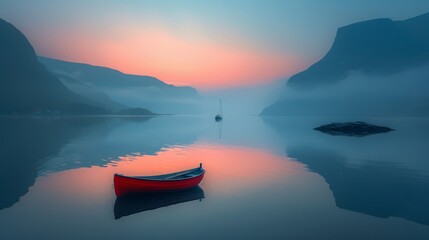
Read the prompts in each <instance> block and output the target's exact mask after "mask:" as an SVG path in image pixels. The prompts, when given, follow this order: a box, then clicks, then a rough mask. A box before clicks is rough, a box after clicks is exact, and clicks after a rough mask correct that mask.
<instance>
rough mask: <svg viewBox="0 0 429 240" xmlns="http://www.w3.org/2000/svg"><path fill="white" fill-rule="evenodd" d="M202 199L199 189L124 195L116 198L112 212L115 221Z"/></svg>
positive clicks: (202, 195)
mask: <svg viewBox="0 0 429 240" xmlns="http://www.w3.org/2000/svg"><path fill="white" fill-rule="evenodd" d="M204 197H205V196H204V190H203V189H202V188H201V187H195V188H192V189H187V190H183V191H175V192H161V193H138V194H132V195H125V196H122V197H118V198H116V201H115V206H114V208H113V212H114V214H115V219H119V218H121V217H125V216H129V215H132V214H135V213H139V212H144V211H148V210H154V209H157V208H161V207H167V206H170V205H175V204H179V203H184V202H189V201H194V200H198V199H199V200H201V199H203V198H204Z"/></svg>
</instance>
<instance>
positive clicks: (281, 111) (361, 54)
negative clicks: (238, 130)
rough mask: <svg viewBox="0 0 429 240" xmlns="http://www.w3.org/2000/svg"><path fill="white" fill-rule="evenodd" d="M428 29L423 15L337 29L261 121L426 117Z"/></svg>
mask: <svg viewBox="0 0 429 240" xmlns="http://www.w3.org/2000/svg"><path fill="white" fill-rule="evenodd" d="M428 26H429V13H426V14H423V15H420V16H417V17H414V18H411V19H408V20H404V21H392V20H390V19H385V18H384V19H375V20H370V21H364V22H359V23H355V24H351V25H348V26H345V27H341V28H339V29H338V31H337V35H336V37H335V40H334V43H333V45H332V47H331V49H330V50H329V51H328V53H327V54H326V55H325V56H324V57H323V58H322V59H321V60H320V61H318V62H316V63H315V64H313V65H312V66H310V67H309V68H308V69H307V70H305V71H303V72H300V73H298V74H296V75H294V76H292V77H291V78H290V79H289V80H288V82H287V84H286V90H285V92H284V96H283V97H282V98H281V99H279V100H278V101H277V102H275V103H274V104H272V105H271V106H268V107H267V108H265V109H264V110H263V112H262V115H346V114H349V115H350V114H352V115H353V114H356V115H401V116H409V115H425V116H426V115H429V106H428V105H427V104H425V102H427V100H429V94H427V93H426V92H427V90H429V83H428V82H427V81H426V79H427V78H428V77H429V27H428Z"/></svg>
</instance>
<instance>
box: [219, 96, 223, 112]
mask: <svg viewBox="0 0 429 240" xmlns="http://www.w3.org/2000/svg"><path fill="white" fill-rule="evenodd" d="M219 104H220V115H221V116H223V111H222V99H219Z"/></svg>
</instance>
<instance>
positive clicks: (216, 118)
mask: <svg viewBox="0 0 429 240" xmlns="http://www.w3.org/2000/svg"><path fill="white" fill-rule="evenodd" d="M219 106H220V114H218V115H216V116H215V120H216V122H219V121H222V119H223V112H222V100H221V99H219Z"/></svg>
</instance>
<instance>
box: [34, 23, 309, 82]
mask: <svg viewBox="0 0 429 240" xmlns="http://www.w3.org/2000/svg"><path fill="white" fill-rule="evenodd" d="M111 34H112V35H113V36H108V37H106V36H104V37H102V36H92V35H91V33H88V35H85V36H76V35H75V34H73V33H68V32H64V33H61V34H58V35H56V36H53V39H51V40H50V41H36V42H38V46H37V49H40V53H41V54H42V55H44V56H46V57H52V58H61V59H62V60H65V61H71V62H82V63H87V64H91V65H97V66H104V67H109V68H113V69H116V70H119V71H121V72H124V73H127V74H136V75H147V76H153V77H156V78H158V79H160V80H161V81H164V82H166V83H168V84H173V85H176V86H192V87H196V88H198V89H200V90H210V89H219V88H230V87H239V86H254V85H259V84H264V83H267V82H271V81H273V80H278V79H281V78H284V77H286V76H289V75H291V74H293V73H294V72H296V71H297V70H299V69H302V67H303V66H304V60H303V59H300V58H298V57H296V56H287V55H286V54H284V53H283V54H282V53H277V52H272V51H271V52H270V51H266V50H263V49H257V48H255V47H252V46H248V45H246V43H240V44H230V45H227V44H222V43H220V42H215V40H212V39H208V38H205V37H196V38H190V37H187V36H178V35H177V34H173V33H171V32H170V31H168V30H166V29H163V28H162V27H146V28H137V27H131V26H130V27H125V26H121V28H118V29H114V30H112V32H111ZM237 42H240V41H237ZM59 56H60V57H59Z"/></svg>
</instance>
